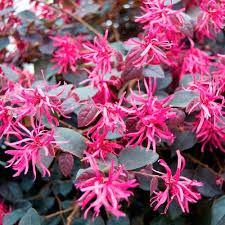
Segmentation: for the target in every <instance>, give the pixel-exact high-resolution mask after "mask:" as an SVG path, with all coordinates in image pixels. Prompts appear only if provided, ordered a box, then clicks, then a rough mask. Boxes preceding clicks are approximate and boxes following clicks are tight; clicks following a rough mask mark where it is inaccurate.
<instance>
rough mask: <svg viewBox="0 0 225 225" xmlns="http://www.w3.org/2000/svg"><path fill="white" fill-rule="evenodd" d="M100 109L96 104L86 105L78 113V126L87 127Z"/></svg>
mask: <svg viewBox="0 0 225 225" xmlns="http://www.w3.org/2000/svg"><path fill="white" fill-rule="evenodd" d="M99 113H100V111H99V110H98V108H97V107H96V106H95V105H94V104H89V105H85V106H84V107H83V108H82V109H81V110H80V112H79V113H78V115H77V121H78V127H85V126H88V125H89V124H91V123H92V122H93V121H94V120H95V119H96V117H97V116H98V114H99Z"/></svg>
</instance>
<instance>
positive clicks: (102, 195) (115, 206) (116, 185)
mask: <svg viewBox="0 0 225 225" xmlns="http://www.w3.org/2000/svg"><path fill="white" fill-rule="evenodd" d="M87 158H88V160H89V163H90V165H91V168H90V169H89V170H88V171H87V175H88V179H86V178H85V179H82V178H83V177H82V175H81V176H79V177H78V179H77V180H78V181H79V183H77V184H75V186H76V188H78V189H80V190H81V191H82V192H84V194H83V195H82V196H81V197H80V198H79V199H78V203H79V204H80V205H81V206H82V209H84V208H85V207H86V206H87V205H88V204H89V203H90V202H91V201H92V200H93V199H94V201H93V202H91V203H90V205H89V206H88V208H87V209H86V211H85V213H84V218H87V213H88V211H89V210H90V209H91V208H93V209H94V215H95V216H98V215H99V212H100V208H101V206H104V207H105V209H106V210H108V211H109V212H111V213H112V214H114V215H115V216H116V217H119V216H125V214H124V213H123V212H121V211H120V208H121V205H120V204H119V202H120V201H121V200H126V201H127V202H128V201H129V200H128V198H129V197H130V196H131V195H133V193H132V192H131V191H130V190H128V189H130V188H135V187H137V186H138V183H137V182H136V180H135V179H129V177H128V174H127V173H126V171H125V170H124V167H123V166H115V165H114V162H113V161H112V163H111V165H110V168H109V170H108V175H107V176H106V175H105V174H104V173H103V172H102V171H100V170H99V168H98V166H97V163H96V161H95V159H94V158H93V157H92V156H91V155H89V154H87Z"/></svg>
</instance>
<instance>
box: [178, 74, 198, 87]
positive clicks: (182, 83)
mask: <svg viewBox="0 0 225 225" xmlns="http://www.w3.org/2000/svg"><path fill="white" fill-rule="evenodd" d="M199 77H200V75H199V74H196V75H195V78H196V80H198V79H199ZM192 81H193V76H192V75H191V74H186V75H185V76H184V77H183V78H182V79H181V80H180V84H179V86H181V87H184V88H186V87H188V86H189V82H192Z"/></svg>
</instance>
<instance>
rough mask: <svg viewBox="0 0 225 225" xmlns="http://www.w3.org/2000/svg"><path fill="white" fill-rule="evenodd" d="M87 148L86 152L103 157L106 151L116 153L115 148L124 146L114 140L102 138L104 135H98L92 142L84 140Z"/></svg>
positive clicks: (105, 155) (106, 153) (118, 148)
mask: <svg viewBox="0 0 225 225" xmlns="http://www.w3.org/2000/svg"><path fill="white" fill-rule="evenodd" d="M86 144H87V146H88V149H87V152H88V153H90V154H91V155H92V156H93V157H98V158H102V159H105V158H106V157H107V155H108V153H112V154H114V155H116V152H115V151H116V150H121V149H123V148H124V147H123V146H122V145H119V144H117V143H115V142H112V141H109V140H104V136H99V137H98V139H96V140H94V141H92V142H86Z"/></svg>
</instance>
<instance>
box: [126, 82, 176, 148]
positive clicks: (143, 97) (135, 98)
mask: <svg viewBox="0 0 225 225" xmlns="http://www.w3.org/2000/svg"><path fill="white" fill-rule="evenodd" d="M144 85H145V88H146V91H147V94H141V90H140V87H139V94H136V93H135V92H133V91H132V90H131V94H132V95H131V97H130V100H129V103H130V104H131V105H132V108H130V114H129V115H130V116H131V117H129V118H130V119H135V120H137V123H136V131H133V132H132V133H127V134H126V136H127V137H131V139H130V140H129V142H128V144H127V146H131V147H132V148H133V147H136V146H137V145H140V146H141V147H142V144H143V142H144V141H147V148H146V151H148V150H149V149H150V147H151V146H152V147H153V152H156V143H157V141H158V142H161V140H162V139H164V140H168V141H170V142H173V140H174V136H173V134H172V133H171V132H170V131H169V129H168V127H167V124H166V121H167V120H168V119H170V118H175V117H176V113H175V112H172V111H171V108H170V107H164V105H165V104H166V103H167V102H168V101H169V99H171V97H172V96H169V97H167V98H165V99H162V100H158V99H157V97H155V96H153V93H154V90H155V87H156V82H155V83H154V87H152V83H151V79H149V83H147V81H146V80H144Z"/></svg>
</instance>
